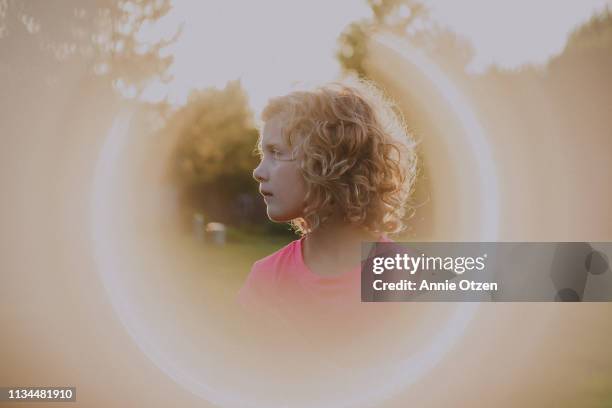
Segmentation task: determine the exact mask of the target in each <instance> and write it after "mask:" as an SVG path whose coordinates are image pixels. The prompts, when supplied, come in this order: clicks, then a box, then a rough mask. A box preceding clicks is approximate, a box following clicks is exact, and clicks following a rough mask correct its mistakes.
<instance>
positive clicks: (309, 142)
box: [261, 78, 417, 235]
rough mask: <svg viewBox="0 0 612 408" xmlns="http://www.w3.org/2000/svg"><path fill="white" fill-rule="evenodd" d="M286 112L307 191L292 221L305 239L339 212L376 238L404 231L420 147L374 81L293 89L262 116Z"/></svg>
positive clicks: (287, 137)
mask: <svg viewBox="0 0 612 408" xmlns="http://www.w3.org/2000/svg"><path fill="white" fill-rule="evenodd" d="M281 114H282V115H283V120H284V125H283V127H282V135H283V137H284V138H285V140H286V142H287V143H288V145H289V146H290V147H291V148H292V150H293V154H294V157H298V156H299V157H300V159H299V160H300V163H299V166H300V169H301V173H302V175H303V177H304V180H305V182H306V187H307V194H306V198H305V209H304V214H303V217H302V218H299V219H295V220H293V221H291V224H292V226H293V227H294V229H295V230H296V231H297V232H298V233H299V234H301V235H303V234H305V233H308V232H311V231H313V230H315V229H316V228H318V227H319V226H321V225H323V224H325V222H326V221H327V220H329V219H330V217H332V216H334V215H338V214H341V215H343V216H344V220H345V221H347V222H349V223H352V224H356V225H359V226H361V227H363V228H365V229H366V230H368V231H371V232H374V233H380V232H387V233H396V232H400V231H402V230H403V229H405V227H406V225H405V224H406V214H407V211H408V209H409V208H408V199H409V197H410V196H411V194H412V190H413V187H414V184H415V179H416V173H417V154H416V142H415V141H414V139H413V138H412V136H411V135H410V134H409V132H408V131H407V128H406V126H405V123H404V120H403V117H402V115H401V113H400V112H399V110H398V109H397V108H396V106H395V105H394V104H393V103H392V102H391V101H390V100H389V99H387V98H386V97H385V96H384V95H383V93H382V92H381V91H380V90H379V89H378V88H377V87H376V86H375V85H374V84H373V83H371V82H367V81H365V80H362V79H354V78H353V79H348V80H344V81H341V82H333V83H329V84H326V85H323V86H319V87H317V88H314V89H311V90H307V91H294V92H291V93H289V94H287V95H284V96H280V97H276V98H272V99H271V100H270V101H269V102H268V104H267V106H266V107H265V108H264V110H263V112H262V115H261V116H262V120H263V121H264V122H266V121H268V120H270V119H271V118H272V117H274V116H276V115H281ZM296 152H300V153H301V154H299V155H297V154H296Z"/></svg>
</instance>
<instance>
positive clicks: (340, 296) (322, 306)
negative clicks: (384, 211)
mask: <svg viewBox="0 0 612 408" xmlns="http://www.w3.org/2000/svg"><path fill="white" fill-rule="evenodd" d="M380 241H381V242H392V241H391V240H389V239H388V238H386V237H384V236H383V237H382V238H381V240H380ZM303 242H304V238H301V239H299V240H296V241H293V242H291V243H290V244H288V245H287V246H285V247H284V248H282V249H280V250H278V251H276V252H275V253H273V254H271V255H269V256H267V257H265V258H263V259H261V260H259V261H257V262H255V263H254V264H253V267H252V269H251V272H250V274H249V276H248V277H247V280H246V282H245V284H244V286H243V287H242V289H241V290H240V292H239V294H238V302H239V303H240V305H241V306H242V307H243V308H244V309H246V310H248V311H251V312H258V313H262V312H263V314H264V315H274V316H277V317H278V316H282V318H284V319H287V320H296V319H300V320H301V318H304V317H308V316H310V317H315V319H316V320H317V322H320V321H321V319H323V320H328V321H329V322H330V323H331V322H336V323H337V322H338V321H339V319H340V320H341V321H342V322H344V323H349V324H350V321H352V320H355V319H357V320H362V319H363V317H364V309H365V307H366V306H370V307H369V310H370V311H371V310H372V309H376V310H377V311H380V310H381V309H382V308H383V307H384V306H383V305H382V304H378V306H379V307H378V308H376V307H374V308H373V307H372V306H373V304H372V303H361V264H360V259H356V260H355V266H354V267H353V268H351V269H350V270H348V271H345V272H343V273H341V274H339V275H336V276H330V277H325V276H320V275H317V274H316V273H314V272H312V271H311V270H310V269H309V268H308V266H306V264H305V263H304V258H303V255H302V245H303ZM388 305H389V304H388ZM307 320H308V319H307Z"/></svg>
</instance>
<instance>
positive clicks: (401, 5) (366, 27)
mask: <svg viewBox="0 0 612 408" xmlns="http://www.w3.org/2000/svg"><path fill="white" fill-rule="evenodd" d="M368 4H369V6H370V8H371V9H372V14H373V17H372V18H371V19H365V20H361V21H357V22H354V23H351V24H349V25H348V27H347V28H346V29H345V30H344V31H343V32H342V33H341V34H340V37H339V38H338V50H337V51H336V58H337V59H338V61H339V62H340V65H341V66H342V68H343V69H344V70H346V71H350V72H353V73H356V74H357V75H359V76H361V77H366V76H367V73H366V69H365V66H364V61H365V59H366V57H367V43H368V40H369V37H370V36H371V35H372V33H373V32H375V31H377V30H386V31H390V32H394V33H397V34H400V35H405V34H406V31H407V29H408V27H409V26H410V25H412V24H413V23H414V22H415V21H416V20H417V19H419V18H422V17H424V16H425V15H426V9H425V7H424V6H423V5H422V4H421V3H419V2H418V1H414V0H368Z"/></svg>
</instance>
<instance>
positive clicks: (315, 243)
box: [302, 222, 379, 276]
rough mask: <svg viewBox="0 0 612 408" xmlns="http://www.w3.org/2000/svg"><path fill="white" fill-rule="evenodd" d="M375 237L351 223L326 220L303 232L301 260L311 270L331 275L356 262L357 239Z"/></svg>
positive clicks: (375, 237)
mask: <svg viewBox="0 0 612 408" xmlns="http://www.w3.org/2000/svg"><path fill="white" fill-rule="evenodd" d="M378 238H379V237H378V236H376V235H375V234H373V233H370V232H368V231H366V230H365V229H363V228H360V227H357V226H355V225H350V224H347V223H333V222H332V223H327V224H325V225H324V226H320V227H319V228H317V229H316V230H315V231H313V232H310V233H308V234H306V236H305V237H304V240H303V254H302V255H303V258H304V262H305V263H306V265H307V266H309V268H310V269H311V270H312V271H313V272H315V273H317V274H319V275H322V276H332V275H334V274H337V273H341V272H342V271H345V270H347V269H350V268H352V267H354V265H356V264H359V262H360V260H361V243H362V242H364V241H376V240H377V239H378ZM334 271H336V273H334Z"/></svg>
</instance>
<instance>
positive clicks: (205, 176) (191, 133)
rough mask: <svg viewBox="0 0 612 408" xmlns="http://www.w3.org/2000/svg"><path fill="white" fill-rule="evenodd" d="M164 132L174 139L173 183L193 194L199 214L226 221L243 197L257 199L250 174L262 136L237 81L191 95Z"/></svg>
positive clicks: (193, 201)
mask: <svg viewBox="0 0 612 408" xmlns="http://www.w3.org/2000/svg"><path fill="white" fill-rule="evenodd" d="M163 132H164V133H165V134H166V135H167V137H173V138H175V139H176V145H175V148H174V152H173V154H172V158H171V160H170V163H169V164H170V168H169V171H170V176H171V179H172V180H173V181H174V182H175V183H176V184H177V185H179V186H180V187H181V188H182V189H183V190H185V191H189V192H190V193H189V194H190V195H191V197H190V199H191V200H192V204H193V205H194V206H195V207H196V208H198V207H199V208H200V209H201V210H203V211H204V212H205V213H206V214H208V215H211V216H213V217H214V218H215V219H216V220H224V219H228V218H229V213H227V211H229V209H230V208H231V207H232V205H233V202H234V201H235V200H236V198H237V197H238V196H239V195H241V194H243V195H244V194H248V195H250V196H252V197H253V196H255V195H256V194H257V183H255V181H254V180H253V179H252V176H251V174H252V171H253V169H254V168H255V167H256V166H257V163H258V159H257V157H256V155H255V154H254V147H255V145H256V142H257V136H258V131H257V129H256V128H255V127H254V126H253V118H252V113H251V111H250V109H249V106H248V101H247V96H246V94H245V92H244V90H243V89H242V87H241V85H240V82H239V81H233V82H229V83H228V85H227V86H226V87H225V88H224V89H221V90H219V89H215V88H209V89H204V90H200V91H194V92H192V93H191V95H190V97H189V99H188V102H187V104H186V105H185V106H184V107H182V108H181V109H179V110H178V111H177V112H176V113H174V114H173V115H172V116H171V118H170V119H169V121H168V124H167V126H166V128H165V129H164V130H163Z"/></svg>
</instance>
